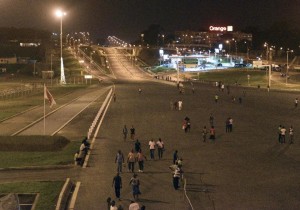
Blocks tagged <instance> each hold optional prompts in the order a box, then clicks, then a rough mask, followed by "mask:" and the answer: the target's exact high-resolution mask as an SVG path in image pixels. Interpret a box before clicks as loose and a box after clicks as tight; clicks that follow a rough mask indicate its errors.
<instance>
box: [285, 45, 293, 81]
mask: <svg viewBox="0 0 300 210" xmlns="http://www.w3.org/2000/svg"><path fill="white" fill-rule="evenodd" d="M292 52H294V51H293V50H289V49H288V50H287V51H286V74H285V84H286V85H287V81H288V73H289V53H292Z"/></svg>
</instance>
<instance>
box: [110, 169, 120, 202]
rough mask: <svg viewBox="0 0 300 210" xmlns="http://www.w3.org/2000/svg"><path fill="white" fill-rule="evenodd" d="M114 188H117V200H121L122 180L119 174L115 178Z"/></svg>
mask: <svg viewBox="0 0 300 210" xmlns="http://www.w3.org/2000/svg"><path fill="white" fill-rule="evenodd" d="M112 187H114V188H115V195H116V198H117V199H119V201H120V200H121V189H122V178H121V176H120V174H119V173H117V175H116V176H115V177H114V178H113V181H112Z"/></svg>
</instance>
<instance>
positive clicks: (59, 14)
mask: <svg viewBox="0 0 300 210" xmlns="http://www.w3.org/2000/svg"><path fill="white" fill-rule="evenodd" d="M55 14H56V16H57V17H59V18H60V84H62V85H63V84H66V78H65V71H64V62H63V57H62V19H63V16H65V15H66V13H65V12H63V11H61V10H56V12H55Z"/></svg>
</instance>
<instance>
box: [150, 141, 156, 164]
mask: <svg viewBox="0 0 300 210" xmlns="http://www.w3.org/2000/svg"><path fill="white" fill-rule="evenodd" d="M155 145H156V144H155V142H154V141H153V139H151V140H150V141H149V149H150V159H153V160H154V151H155Z"/></svg>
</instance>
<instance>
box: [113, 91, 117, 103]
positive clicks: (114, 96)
mask: <svg viewBox="0 0 300 210" xmlns="http://www.w3.org/2000/svg"><path fill="white" fill-rule="evenodd" d="M113 99H114V102H116V100H117V96H116V94H115V93H114V95H113Z"/></svg>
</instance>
